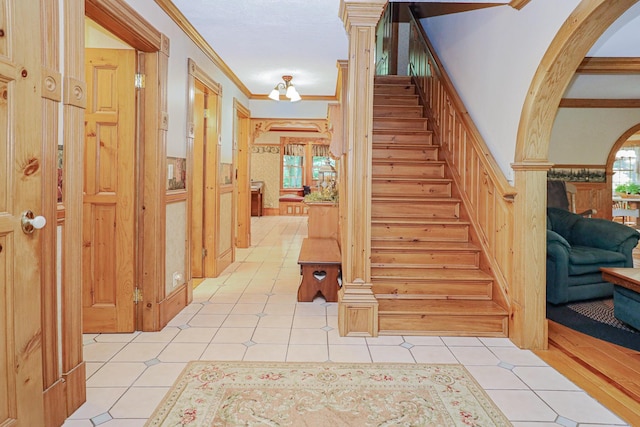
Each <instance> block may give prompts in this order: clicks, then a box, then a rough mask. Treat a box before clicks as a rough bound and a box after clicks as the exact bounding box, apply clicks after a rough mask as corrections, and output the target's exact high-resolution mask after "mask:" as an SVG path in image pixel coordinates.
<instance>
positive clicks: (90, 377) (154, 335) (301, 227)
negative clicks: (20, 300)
mask: <svg viewBox="0 0 640 427" xmlns="http://www.w3.org/2000/svg"><path fill="white" fill-rule="evenodd" d="M306 232H307V230H306V218H303V217H253V218H252V247H251V248H249V249H240V250H238V251H237V255H236V262H235V263H234V264H233V265H232V266H230V267H229V268H228V269H227V270H226V271H225V272H224V273H223V274H222V275H221V276H220V277H218V278H215V279H206V280H205V281H204V282H203V283H202V284H201V285H200V286H198V287H197V288H196V289H195V290H194V300H193V303H192V304H190V305H189V306H188V307H186V308H185V309H184V310H183V311H182V312H181V313H180V314H179V315H178V316H177V317H175V318H174V319H173V320H172V321H171V322H170V323H169V324H168V325H167V327H165V328H164V329H163V330H162V331H160V332H136V333H133V334H101V335H85V346H84V357H85V360H86V361H87V402H86V403H85V404H84V405H82V406H81V407H80V408H79V409H78V410H77V411H76V412H75V413H73V414H72V415H71V417H70V418H69V419H68V420H67V421H66V422H65V424H64V427H90V426H97V425H100V426H110V427H111V426H117V427H134V426H136V427H139V426H142V425H144V423H145V421H146V419H147V418H148V417H149V416H150V415H151V413H152V412H153V410H154V408H155V407H156V406H157V405H158V403H159V402H160V400H161V399H162V397H163V396H164V394H165V393H166V392H167V391H168V390H169V387H170V386H171V384H172V383H173V381H174V380H175V379H176V378H177V376H178V375H179V373H180V372H181V370H182V369H183V368H184V366H185V364H186V363H187V362H188V361H190V360H196V359H202V360H253V361H258V360H263V361H283V362H285V361H317V362H364V363H376V362H404V363H461V364H463V365H464V366H465V367H466V368H467V369H468V370H469V371H470V372H471V374H472V375H473V376H474V377H475V379H476V380H477V381H478V383H479V384H480V385H481V386H482V387H483V388H484V389H485V390H486V392H487V394H488V395H489V396H490V397H491V398H492V399H493V401H494V402H495V403H496V404H497V405H498V406H499V407H500V409H501V410H502V411H503V412H504V414H505V415H506V416H507V417H508V419H509V420H511V422H512V423H513V425H515V426H518V427H525V426H526V427H533V426H535V427H546V426H565V427H570V426H587V425H588V426H622V425H626V424H625V423H624V422H623V421H622V420H620V419H619V418H618V417H617V416H615V415H614V414H612V413H611V412H610V411H609V410H607V409H606V408H605V407H603V406H602V405H600V404H599V403H598V402H596V401H595V400H594V399H592V398H591V397H590V396H589V395H587V394H586V393H585V392H584V391H582V390H580V389H579V388H578V387H577V386H575V385H574V384H573V383H571V382H570V381H569V380H568V379H566V378H565V377H563V376H562V375H560V374H559V373H558V372H557V371H555V370H554V369H553V368H551V367H549V366H548V365H546V364H545V363H544V362H543V361H542V360H541V359H539V358H538V357H537V356H535V355H534V354H533V353H532V352H530V351H527V350H520V349H518V348H517V347H515V346H514V345H513V344H512V343H511V341H509V340H508V339H506V338H475V337H427V336H385V337H379V338H344V337H340V336H339V334H338V332H337V322H338V320H337V305H336V303H326V302H325V301H324V300H323V299H322V298H317V299H316V300H315V301H314V302H308V303H298V302H297V301H296V291H297V287H298V283H299V279H300V276H299V268H298V265H297V259H298V252H299V249H300V245H301V242H302V239H303V238H304V237H305V236H306Z"/></svg>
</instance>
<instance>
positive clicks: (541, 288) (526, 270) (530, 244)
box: [509, 162, 551, 350]
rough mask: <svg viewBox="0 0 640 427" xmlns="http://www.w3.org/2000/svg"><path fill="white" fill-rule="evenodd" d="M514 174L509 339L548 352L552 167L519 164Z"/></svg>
mask: <svg viewBox="0 0 640 427" xmlns="http://www.w3.org/2000/svg"><path fill="white" fill-rule="evenodd" d="M511 167H512V168H513V170H514V172H515V179H514V183H515V187H516V190H517V192H518V195H517V196H516V198H515V202H514V203H515V206H514V207H515V214H514V218H515V220H514V242H513V252H514V276H513V283H512V295H511V297H512V298H511V301H512V315H511V320H510V323H509V338H511V340H512V341H513V342H514V343H515V344H516V345H517V346H519V347H520V348H527V349H531V350H544V349H546V348H547V334H548V329H547V319H546V293H545V290H546V285H545V283H546V273H545V271H546V260H547V237H546V231H545V230H546V228H547V213H546V206H547V187H546V184H547V170H549V168H550V167H551V163H547V162H519V163H513V164H512V165H511Z"/></svg>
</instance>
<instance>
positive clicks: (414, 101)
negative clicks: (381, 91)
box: [373, 94, 420, 105]
mask: <svg viewBox="0 0 640 427" xmlns="http://www.w3.org/2000/svg"><path fill="white" fill-rule="evenodd" d="M373 105H420V103H419V98H418V95H413V96H406V95H405V96H397V95H391V94H385V95H374V96H373Z"/></svg>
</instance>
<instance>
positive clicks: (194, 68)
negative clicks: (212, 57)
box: [187, 58, 222, 95]
mask: <svg viewBox="0 0 640 427" xmlns="http://www.w3.org/2000/svg"><path fill="white" fill-rule="evenodd" d="M187 67H188V69H189V75H190V76H193V77H194V78H196V79H198V80H200V81H201V82H202V83H203V84H204V85H205V86H206V87H207V88H208V89H209V93H212V94H214V95H221V94H222V85H221V84H220V83H218V82H217V81H215V80H214V79H212V78H211V77H210V76H209V74H207V72H206V71H205V70H204V69H203V68H201V67H199V66H198V64H197V63H196V61H194V60H193V59H191V58H189V59H188V60H187Z"/></svg>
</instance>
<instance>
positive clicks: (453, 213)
mask: <svg viewBox="0 0 640 427" xmlns="http://www.w3.org/2000/svg"><path fill="white" fill-rule="evenodd" d="M399 213H401V214H402V216H404V217H411V218H418V217H420V218H459V217H460V203H459V202H448V203H443V202H438V203H432V204H429V202H422V203H419V202H402V201H397V202H396V201H394V202H386V201H385V202H383V201H377V200H373V201H372V202H371V217H373V218H384V217H393V216H397V215H398V214H399Z"/></svg>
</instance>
